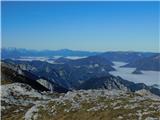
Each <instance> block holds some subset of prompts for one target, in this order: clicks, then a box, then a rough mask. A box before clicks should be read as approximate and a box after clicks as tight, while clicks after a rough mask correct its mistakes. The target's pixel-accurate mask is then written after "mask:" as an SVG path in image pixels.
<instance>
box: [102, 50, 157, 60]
mask: <svg viewBox="0 0 160 120" xmlns="http://www.w3.org/2000/svg"><path fill="white" fill-rule="evenodd" d="M155 54H156V53H151V52H131V51H130V52H118V51H117V52H106V53H102V54H100V56H103V57H105V58H107V59H108V60H110V61H122V62H128V63H129V62H132V61H136V60H139V59H142V58H145V57H149V56H152V55H155Z"/></svg>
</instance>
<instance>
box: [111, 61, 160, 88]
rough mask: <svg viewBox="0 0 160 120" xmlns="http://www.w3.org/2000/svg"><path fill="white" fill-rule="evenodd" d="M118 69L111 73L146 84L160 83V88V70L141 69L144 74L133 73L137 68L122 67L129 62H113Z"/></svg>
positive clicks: (159, 84)
mask: <svg viewBox="0 0 160 120" xmlns="http://www.w3.org/2000/svg"><path fill="white" fill-rule="evenodd" d="M113 63H114V66H113V67H114V68H115V69H116V71H111V72H110V74H112V75H114V76H120V77H122V78H123V79H126V80H128V81H132V82H135V83H145V84H146V85H149V86H152V85H158V88H160V71H141V72H142V73H143V74H132V72H133V71H135V69H136V68H128V67H120V66H123V65H125V64H127V63H125V62H113Z"/></svg>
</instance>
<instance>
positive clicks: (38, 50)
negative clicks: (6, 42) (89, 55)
mask: <svg viewBox="0 0 160 120" xmlns="http://www.w3.org/2000/svg"><path fill="white" fill-rule="evenodd" d="M2 49H24V50H33V51H37V52H40V51H47V50H48V51H59V50H70V51H82V52H101V53H104V52H144V53H145V52H150V53H160V50H158V51H146V50H80V49H70V48H59V49H33V48H18V47H2V46H1V50H2Z"/></svg>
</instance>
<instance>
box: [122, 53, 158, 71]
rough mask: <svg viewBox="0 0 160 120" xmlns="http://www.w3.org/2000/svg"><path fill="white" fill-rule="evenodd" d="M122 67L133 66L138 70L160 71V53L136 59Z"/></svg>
mask: <svg viewBox="0 0 160 120" xmlns="http://www.w3.org/2000/svg"><path fill="white" fill-rule="evenodd" d="M123 67H135V68H137V69H138V70H153V71H160V54H156V55H153V56H151V57H146V58H143V59H140V60H136V61H134V62H131V63H129V64H127V65H125V66H123Z"/></svg>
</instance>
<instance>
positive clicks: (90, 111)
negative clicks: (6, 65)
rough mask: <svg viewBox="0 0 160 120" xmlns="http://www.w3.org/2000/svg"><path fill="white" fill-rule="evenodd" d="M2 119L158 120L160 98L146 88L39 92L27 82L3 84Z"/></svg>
mask: <svg viewBox="0 0 160 120" xmlns="http://www.w3.org/2000/svg"><path fill="white" fill-rule="evenodd" d="M1 89H2V92H1V98H2V99H1V103H2V120H128V119H132V120H138V119H139V120H153V119H154V120H158V119H159V116H160V98H159V97H158V96H155V95H153V94H151V93H150V92H148V91H146V90H140V91H137V92H136V93H132V92H127V91H125V90H79V91H72V92H67V93H66V94H57V93H52V94H51V93H46V92H42V93H39V92H38V91H36V90H34V89H32V88H31V87H30V86H28V85H26V84H23V83H12V84H6V85H2V86H1Z"/></svg>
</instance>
